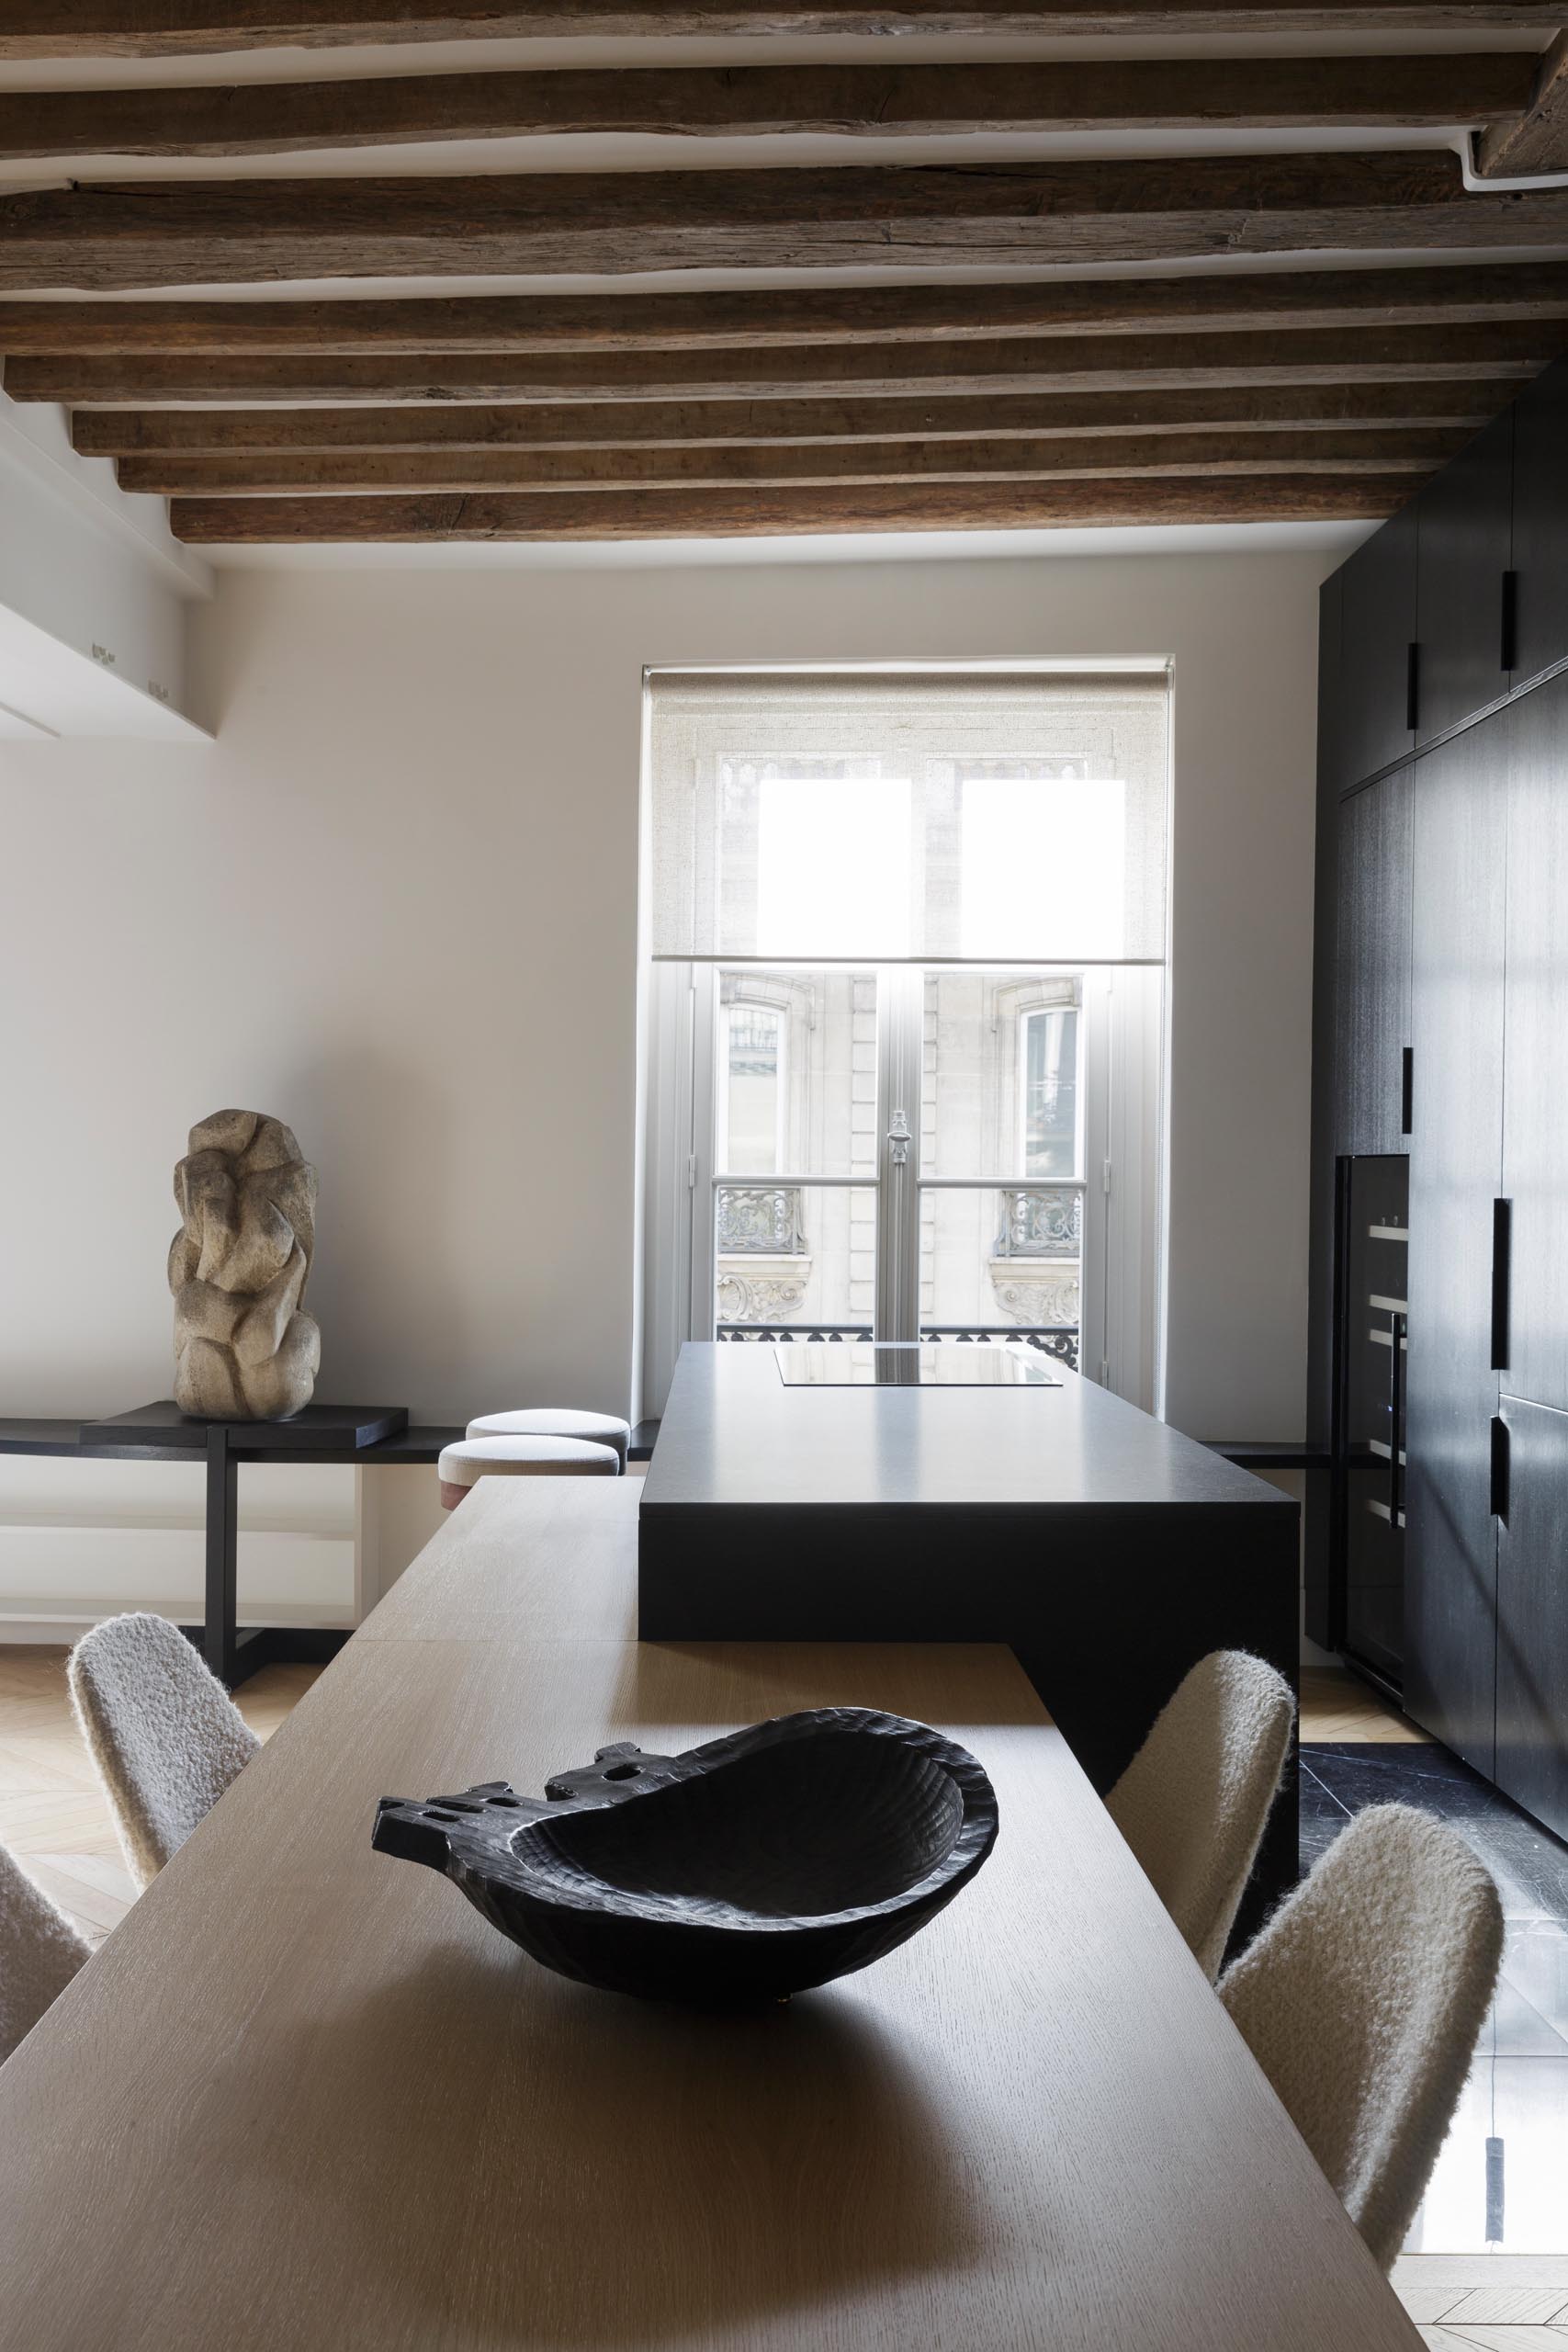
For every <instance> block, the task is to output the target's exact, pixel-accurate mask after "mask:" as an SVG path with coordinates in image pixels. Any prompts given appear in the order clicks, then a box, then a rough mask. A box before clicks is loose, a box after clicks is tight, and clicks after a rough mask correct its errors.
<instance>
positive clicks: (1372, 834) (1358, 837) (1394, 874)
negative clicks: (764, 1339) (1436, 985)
mask: <svg viewBox="0 0 1568 2352" xmlns="http://www.w3.org/2000/svg"><path fill="white" fill-rule="evenodd" d="M1411 797H1412V796H1411V775H1410V770H1409V769H1408V768H1402V769H1401V770H1399V772H1398V773H1397V774H1396V775H1390V776H1384V777H1383V778H1382V780H1381V782H1379V783H1377V784H1371V785H1366V786H1363V787H1362V789H1361V790H1360V791H1359V792H1356V793H1352V794H1351V796H1350V797H1349V798H1348V800H1345V801H1343V802H1342V803H1341V804H1340V809H1339V843H1338V924H1337V933H1338V937H1337V958H1336V962H1337V1012H1336V1051H1335V1103H1336V1117H1335V1128H1336V1137H1335V1142H1336V1149H1337V1151H1338V1152H1340V1153H1341V1154H1351V1153H1355V1154H1361V1153H1369V1152H1402V1151H1404V1150H1405V1149H1406V1148H1407V1141H1406V1138H1407V1136H1408V1131H1409V1114H1410V1097H1411V1088H1412V1080H1413V1076H1414V1069H1413V1063H1412V1059H1411V1052H1410V1045H1411V1038H1410V908H1411Z"/></svg>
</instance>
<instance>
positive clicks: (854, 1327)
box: [715, 1323, 1078, 1372]
mask: <svg viewBox="0 0 1568 2352" xmlns="http://www.w3.org/2000/svg"><path fill="white" fill-rule="evenodd" d="M874 1336H875V1334H874V1332H873V1330H872V1328H871V1325H870V1324H869V1323H725V1324H721V1325H720V1326H719V1328H718V1329H717V1330H716V1333H715V1337H716V1339H720V1340H870V1339H873V1338H874ZM920 1337H921V1339H922V1340H959V1341H962V1340H1018V1341H1021V1342H1022V1343H1023V1344H1024V1345H1025V1346H1026V1347H1031V1348H1038V1349H1039V1351H1040V1352H1041V1354H1042V1355H1047V1356H1054V1357H1055V1360H1056V1362H1057V1363H1065V1364H1066V1366H1067V1369H1068V1370H1069V1372H1077V1368H1078V1330H1077V1324H1076V1323H1044V1324H1040V1323H1036V1324H1031V1325H1030V1326H1029V1327H1028V1328H1027V1329H1023V1328H1021V1327H1020V1326H1018V1325H1017V1324H1013V1323H926V1324H923V1325H922V1326H921V1329H920Z"/></svg>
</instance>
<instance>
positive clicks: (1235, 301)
mask: <svg viewBox="0 0 1568 2352" xmlns="http://www.w3.org/2000/svg"><path fill="white" fill-rule="evenodd" d="M1565 317H1568V263H1565V262H1517V261H1514V262H1501V263H1499V262H1491V263H1486V264H1481V265H1476V264H1470V263H1464V264H1450V265H1448V266H1443V265H1441V264H1437V263H1427V264H1426V265H1425V266H1421V267H1418V268H1415V269H1334V270H1317V269H1303V270H1295V269H1288V270H1285V269H1268V270H1257V269H1223V270H1216V271H1214V272H1213V273H1212V274H1209V275H1204V276H1201V277H1200V276H1190V277H1187V276H1183V277H1139V278H1127V277H1111V278H1102V279H1090V280H1089V281H1087V282H1086V281H1085V280H1083V279H1080V278H1036V279H1032V280H1029V281H1026V282H1024V283H1021V284H1020V283H1013V284H1001V285H988V286H971V285H963V286H952V285H924V286H856V287H817V288H813V287H784V288H770V289H769V290H767V291H766V292H756V293H749V292H741V293H733V294H731V293H716V294H524V295H512V294H491V295H479V296H475V297H470V298H468V299H463V298H457V299H454V298H451V297H447V296H442V295H427V296H425V297H424V298H423V300H421V299H415V300H398V301H383V300H379V299H378V298H377V297H376V296H374V295H363V296H359V297H357V298H353V299H350V300H346V301H335V302H315V301H306V300H299V301H290V302H217V301H214V302H204V301H185V302H134V301H117V302H46V301H36V300H35V301H25V302H0V353H5V354H6V356H9V357H10V358H12V359H18V358H32V357H42V356H51V355H58V354H62V353H67V352H69V353H75V354H78V355H80V356H84V357H86V356H95V355H103V354H107V353H112V352H122V353H124V352H141V353H150V352H158V353H163V354H166V355H168V356H171V357H175V356H181V355H184V356H187V357H194V356H197V355H201V356H207V357H212V358H233V357H237V356H241V355H243V356H254V357H257V358H260V357H265V356H270V357H273V358H279V357H286V356H301V357H303V356H336V357H350V356H373V355H375V354H377V353H384V354H385V353H430V352H439V353H442V354H446V353H455V352H481V351H483V352H491V353H495V352H503V351H648V350H660V349H663V350H671V351H682V350H693V351H695V350H701V349H703V348H705V347H708V346H712V345H729V346H730V347H732V348H735V349H744V348H747V347H761V346H764V345H770V344H807V343H828V344H838V343H925V342H940V343H949V342H953V341H955V340H961V341H965V342H966V341H969V340H971V339H972V338H975V337H982V338H983V337H987V336H991V335H1014V334H1083V333H1084V332H1085V331H1086V330H1089V329H1092V330H1093V331H1094V332H1095V333H1096V334H1174V333H1177V332H1179V330H1181V329H1182V328H1191V327H1198V326H1202V327H1210V328H1224V327H1251V328H1254V329H1256V330H1258V332H1261V331H1262V330H1264V329H1265V328H1269V327H1329V326H1350V325H1359V326H1432V325H1438V324H1440V323H1442V322H1445V321H1447V322H1450V323H1453V324H1458V323H1460V322H1465V321H1481V320H1484V319H1561V318H1565Z"/></svg>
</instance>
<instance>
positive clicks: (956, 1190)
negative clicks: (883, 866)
mask: <svg viewBox="0 0 1568 2352" xmlns="http://www.w3.org/2000/svg"><path fill="white" fill-rule="evenodd" d="M1151 979H1155V980H1156V986H1155V987H1154V988H1153V989H1151V987H1150V985H1149V983H1150V981H1151ZM653 1016H654V1017H653V1023H652V1044H653V1053H652V1061H651V1065H650V1087H649V1108H650V1122H649V1138H650V1159H649V1173H650V1182H649V1274H650V1283H649V1316H648V1323H647V1340H648V1346H647V1351H646V1368H647V1374H648V1379H647V1387H648V1397H647V1402H646V1409H647V1410H649V1411H657V1410H659V1409H660V1406H661V1403H662V1397H663V1392H664V1388H665V1387H666V1386H667V1385H668V1378H669V1373H670V1371H671V1370H672V1368H673V1362H674V1356H675V1354H676V1353H677V1352H678V1350H679V1345H680V1342H681V1340H682V1339H685V1338H692V1339H708V1340H712V1339H719V1340H737V1341H739V1340H748V1339H753V1340H755V1339H772V1340H787V1339H790V1338H818V1339H850V1338H875V1339H878V1340H915V1339H919V1338H925V1337H930V1338H936V1339H942V1340H976V1339H980V1338H983V1337H1003V1336H1005V1337H1008V1338H1010V1339H1013V1340H1022V1341H1025V1342H1027V1343H1028V1344H1030V1345H1032V1346H1034V1347H1036V1348H1039V1349H1042V1350H1043V1351H1045V1352H1046V1353H1049V1354H1051V1355H1054V1356H1055V1357H1057V1358H1058V1359H1060V1360H1061V1361H1063V1362H1065V1363H1067V1364H1068V1365H1070V1366H1072V1367H1075V1368H1077V1369H1078V1370H1081V1371H1082V1372H1084V1373H1085V1374H1088V1375H1089V1377H1091V1378H1093V1379H1096V1380H1100V1381H1104V1382H1108V1383H1110V1384H1111V1385H1117V1386H1119V1387H1122V1389H1123V1391H1124V1393H1128V1394H1135V1395H1136V1396H1137V1397H1138V1398H1139V1401H1152V1400H1150V1399H1149V1398H1148V1391H1149V1388H1150V1385H1151V1376H1150V1373H1149V1362H1146V1361H1145V1358H1147V1359H1148V1360H1149V1361H1152V1347H1150V1348H1148V1349H1146V1350H1145V1349H1144V1348H1143V1347H1142V1346H1141V1345H1134V1344H1133V1343H1132V1342H1131V1341H1130V1340H1127V1334H1128V1332H1129V1331H1131V1330H1134V1329H1135V1330H1136V1332H1137V1334H1138V1335H1139V1338H1140V1340H1141V1336H1142V1332H1143V1326H1144V1323H1145V1319H1148V1318H1145V1315H1144V1313H1143V1301H1142V1299H1141V1298H1140V1299H1139V1300H1138V1301H1136V1302H1134V1306H1135V1307H1136V1309H1137V1311H1136V1312H1132V1313H1130V1312H1129V1306H1128V1302H1127V1300H1125V1299H1120V1300H1119V1291H1122V1290H1124V1289H1125V1288H1126V1284H1127V1282H1128V1281H1131V1282H1132V1283H1133V1284H1134V1286H1138V1287H1140V1288H1141V1287H1142V1286H1144V1285H1145V1283H1147V1282H1148V1281H1149V1278H1150V1277H1152V1264H1153V1253H1152V1250H1149V1249H1147V1248H1145V1247H1143V1246H1142V1240H1141V1237H1142V1235H1143V1228H1144V1226H1145V1223H1146V1222H1147V1219H1146V1216H1145V1211H1146V1210H1147V1209H1149V1208H1150V1207H1152V1203H1153V1196H1154V1186H1153V1184H1152V1182H1150V1181H1149V1180H1148V1177H1147V1171H1146V1165H1145V1163H1147V1164H1152V1159H1153V1149H1152V1147H1153V1136H1154V1128H1155V1124H1156V1122H1155V1120H1154V1118H1153V1117H1152V1116H1145V1115H1144V1113H1145V1104H1144V1103H1143V1102H1142V1100H1141V1098H1140V1099H1139V1100H1138V1101H1136V1102H1134V1103H1133V1104H1132V1108H1133V1110H1134V1114H1135V1115H1134V1117H1133V1119H1132V1120H1131V1122H1130V1121H1129V1118H1128V1115H1127V1112H1128V1105H1127V1104H1126V1103H1123V1104H1122V1106H1121V1107H1120V1109H1119V1106H1118V1102H1117V1093H1118V1080H1120V1082H1121V1088H1122V1092H1123V1093H1126V1091H1127V1090H1128V1088H1129V1086H1131V1087H1133V1089H1134V1092H1136V1091H1137V1089H1138V1088H1140V1087H1144V1086H1145V1081H1146V1080H1148V1078H1149V1077H1150V1074H1151V1073H1156V1074H1157V1065H1158V1054H1157V1050H1155V1049H1153V1047H1152V1046H1151V1044H1150V1040H1151V1038H1152V1037H1154V1036H1156V1035H1157V1029H1158V1020H1157V976H1151V975H1149V974H1147V973H1145V972H1141V971H1125V970H1114V971H1112V970H1108V969H1098V970H1089V971H1070V970H1049V971H1047V970H1022V969H1021V970H1001V969H983V968H976V967H940V968H930V969H921V968H919V967H909V966H907V965H896V966H884V967H875V966H873V965H869V964H868V965H866V966H863V967H844V966H820V967H812V966H807V965H800V964H780V965H777V966H764V965H760V964H754V963H745V964H737V965H733V966H726V965H723V964H716V965H715V964H689V965H664V966H660V967H655V972H654V1003H653ZM1118 1141H1119V1142H1120V1143H1121V1144H1122V1145H1123V1146H1126V1147H1128V1148H1127V1151H1126V1155H1125V1164H1124V1165H1122V1166H1120V1167H1119V1166H1118V1164H1117V1159H1118V1155H1117V1153H1115V1152H1113V1149H1112V1146H1113V1143H1115V1142H1118ZM1129 1210H1131V1211H1132V1213H1133V1222H1134V1227H1136V1234H1135V1235H1134V1237H1133V1238H1134V1243H1135V1245H1136V1246H1134V1247H1132V1249H1131V1252H1130V1255H1129V1248H1128V1239H1127V1236H1126V1235H1125V1234H1124V1235H1123V1236H1122V1240H1121V1242H1120V1244H1119V1246H1117V1247H1116V1248H1115V1249H1114V1250H1113V1248H1112V1244H1113V1242H1115V1241H1116V1239H1117V1235H1118V1221H1119V1216H1120V1218H1121V1221H1122V1224H1123V1225H1125V1220H1126V1215H1127V1212H1128V1211H1129ZM1108 1308H1109V1310H1110V1311H1109V1314H1108ZM1151 1315H1152V1310H1151ZM1119 1352H1122V1353H1123V1354H1124V1355H1125V1357H1126V1362H1125V1363H1116V1362H1113V1361H1112V1359H1113V1358H1115V1357H1116V1356H1117V1355H1118V1353H1119Z"/></svg>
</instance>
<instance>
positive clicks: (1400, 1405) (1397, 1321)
mask: <svg viewBox="0 0 1568 2352" xmlns="http://www.w3.org/2000/svg"><path fill="white" fill-rule="evenodd" d="M1404 1328H1405V1325H1404V1316H1403V1315H1396V1316H1395V1317H1394V1318H1393V1323H1392V1325H1391V1326H1390V1329H1389V1340H1390V1346H1389V1354H1390V1356H1391V1357H1392V1359H1393V1361H1392V1363H1390V1365H1389V1368H1388V1523H1389V1525H1390V1526H1391V1527H1397V1526H1398V1525H1399V1514H1400V1510H1401V1508H1402V1505H1401V1501H1400V1493H1399V1487H1400V1478H1399V1453H1400V1442H1399V1439H1400V1423H1401V1422H1402V1421H1403V1420H1404Z"/></svg>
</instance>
